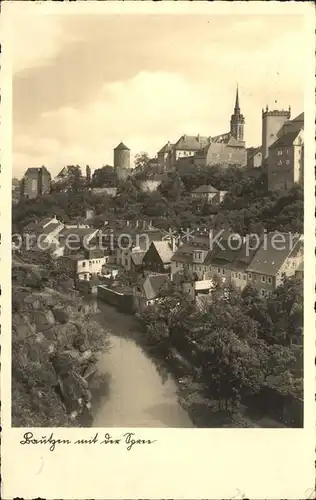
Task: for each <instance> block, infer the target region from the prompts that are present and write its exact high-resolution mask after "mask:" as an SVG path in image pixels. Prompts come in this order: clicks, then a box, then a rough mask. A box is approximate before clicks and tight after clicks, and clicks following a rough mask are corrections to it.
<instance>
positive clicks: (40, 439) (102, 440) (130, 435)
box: [20, 432, 157, 451]
mask: <svg viewBox="0 0 316 500" xmlns="http://www.w3.org/2000/svg"><path fill="white" fill-rule="evenodd" d="M156 442H157V440H156V439H155V440H152V439H140V438H139V437H137V436H136V435H135V433H134V432H126V433H125V434H121V435H120V436H119V437H113V436H112V435H111V434H109V433H108V432H106V433H105V434H104V435H102V436H99V433H98V432H96V433H95V435H94V436H92V437H91V438H89V439H86V438H82V439H76V440H71V439H60V438H57V437H55V436H54V433H53V432H51V434H50V435H49V436H35V435H34V433H33V432H25V433H24V434H23V439H21V441H20V444H21V445H32V444H33V445H48V448H49V450H50V451H54V450H55V449H56V445H94V444H101V445H106V444H116V445H117V444H118V445H123V446H124V447H125V449H126V450H127V451H130V450H131V449H132V448H134V447H136V445H150V444H153V443H156Z"/></svg>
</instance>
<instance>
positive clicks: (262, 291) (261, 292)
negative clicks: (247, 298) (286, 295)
mask: <svg viewBox="0 0 316 500" xmlns="http://www.w3.org/2000/svg"><path fill="white" fill-rule="evenodd" d="M260 294H261V297H264V296H265V294H266V291H265V289H264V288H261V291H260Z"/></svg>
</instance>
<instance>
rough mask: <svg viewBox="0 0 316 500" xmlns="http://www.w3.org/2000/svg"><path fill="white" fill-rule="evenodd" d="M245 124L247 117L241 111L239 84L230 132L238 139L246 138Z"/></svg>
mask: <svg viewBox="0 0 316 500" xmlns="http://www.w3.org/2000/svg"><path fill="white" fill-rule="evenodd" d="M244 124H245V118H244V115H242V114H241V112H240V107H239V94H238V85H237V90H236V100H235V108H234V113H233V114H232V116H231V119H230V133H231V135H232V136H233V137H235V139H237V140H238V141H243V140H244Z"/></svg>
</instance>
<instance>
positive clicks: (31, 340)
mask: <svg viewBox="0 0 316 500" xmlns="http://www.w3.org/2000/svg"><path fill="white" fill-rule="evenodd" d="M27 276H33V277H34V279H33V278H32V280H29V279H26V277H27ZM46 278H47V276H45V278H44V280H43V281H42V280H41V269H35V268H34V267H33V266H32V268H31V271H30V268H29V267H28V266H26V268H24V267H23V263H20V262H19V264H18V265H17V266H14V265H13V287H12V290H13V297H12V312H13V314H12V421H13V425H16V426H23V427H27V426H43V427H46V426H56V425H57V426H64V425H74V423H73V421H74V420H75V421H77V422H78V421H79V417H80V415H82V414H83V413H84V412H86V411H89V409H90V408H91V393H90V391H89V387H88V382H87V380H86V378H85V374H86V373H89V374H90V373H91V372H92V371H93V370H92V369H91V367H92V366H93V364H95V361H96V352H97V351H100V350H102V349H104V347H105V344H106V335H105V333H104V332H103V331H102V329H101V327H100V326H99V325H98V324H97V323H96V322H94V320H93V319H92V317H91V315H90V313H89V308H88V310H87V309H86V308H85V307H81V306H82V304H81V302H82V300H81V297H80V296H78V295H76V294H74V292H71V293H69V294H64V293H60V292H59V291H58V290H54V289H52V288H47V286H46V284H47V282H46Z"/></svg>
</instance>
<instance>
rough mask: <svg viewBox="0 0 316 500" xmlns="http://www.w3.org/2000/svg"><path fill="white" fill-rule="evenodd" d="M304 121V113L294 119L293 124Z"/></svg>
mask: <svg viewBox="0 0 316 500" xmlns="http://www.w3.org/2000/svg"><path fill="white" fill-rule="evenodd" d="M303 121H304V112H303V113H300V114H299V115H297V116H296V117H295V118H293V120H291V122H303Z"/></svg>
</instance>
